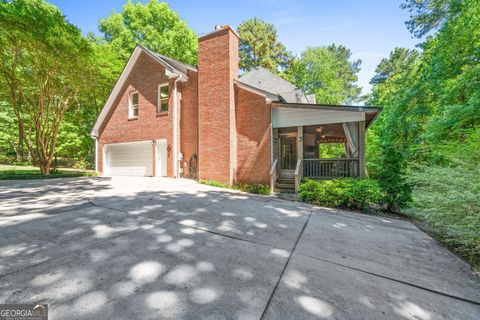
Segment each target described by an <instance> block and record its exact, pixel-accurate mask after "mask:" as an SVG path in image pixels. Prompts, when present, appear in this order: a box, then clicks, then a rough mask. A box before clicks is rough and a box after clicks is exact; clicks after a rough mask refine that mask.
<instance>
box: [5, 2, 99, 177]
mask: <svg viewBox="0 0 480 320" xmlns="http://www.w3.org/2000/svg"><path fill="white" fill-rule="evenodd" d="M91 57H92V51H91V47H90V45H89V43H88V41H87V40H86V39H85V38H83V37H82V35H81V34H80V30H79V29H78V28H76V27H75V26H73V25H72V24H70V23H68V21H66V20H65V17H64V16H63V15H62V13H61V12H60V11H59V10H58V9H57V8H56V7H54V6H52V5H50V4H48V3H46V2H44V1H42V0H14V1H9V2H5V1H2V2H0V59H1V60H2V63H1V64H0V82H1V83H0V84H1V86H0V88H1V90H0V95H1V98H3V99H4V100H5V101H7V103H8V105H9V106H11V108H12V109H13V111H14V114H15V116H16V121H17V122H18V129H19V136H20V138H21V140H22V141H24V142H25V145H26V146H27V148H28V150H29V154H30V155H31V156H32V158H33V160H34V163H36V164H38V165H39V167H40V169H41V170H42V173H44V174H49V171H50V165H51V161H52V160H53V156H54V152H55V147H56V142H57V134H58V130H59V126H60V125H61V123H62V121H63V118H64V116H65V113H66V112H67V111H68V110H69V109H72V108H74V107H76V106H78V104H77V99H78V97H79V96H80V95H81V92H82V91H84V90H85V89H86V88H87V86H88V84H89V83H90V81H89V72H88V70H89V69H88V66H89V65H90V62H91V60H90V59H91Z"/></svg>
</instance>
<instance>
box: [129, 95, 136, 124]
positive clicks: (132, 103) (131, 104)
mask: <svg viewBox="0 0 480 320" xmlns="http://www.w3.org/2000/svg"><path fill="white" fill-rule="evenodd" d="M128 117H129V118H136V117H138V92H136V91H135V92H131V93H130V100H129V104H128Z"/></svg>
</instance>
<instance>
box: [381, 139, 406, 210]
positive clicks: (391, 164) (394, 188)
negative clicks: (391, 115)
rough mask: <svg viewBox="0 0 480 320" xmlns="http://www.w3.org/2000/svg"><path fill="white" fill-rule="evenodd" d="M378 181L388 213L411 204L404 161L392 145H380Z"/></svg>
mask: <svg viewBox="0 0 480 320" xmlns="http://www.w3.org/2000/svg"><path fill="white" fill-rule="evenodd" d="M380 149H381V154H380V159H379V160H380V167H379V170H378V177H377V178H378V181H379V182H380V187H381V189H382V192H383V202H384V204H385V205H386V207H387V210H388V211H391V212H399V211H400V209H402V208H407V207H409V206H410V204H411V202H412V188H411V186H410V184H409V183H408V182H407V179H406V177H405V171H404V170H405V159H404V158H403V155H402V154H401V153H400V152H399V151H398V150H397V149H396V148H395V145H394V144H393V143H389V142H385V143H383V144H382V145H381V148H380Z"/></svg>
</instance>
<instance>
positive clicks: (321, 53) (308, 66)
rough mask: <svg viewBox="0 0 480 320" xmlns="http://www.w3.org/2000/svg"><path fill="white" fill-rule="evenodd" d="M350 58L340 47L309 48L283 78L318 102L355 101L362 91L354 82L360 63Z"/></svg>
mask: <svg viewBox="0 0 480 320" xmlns="http://www.w3.org/2000/svg"><path fill="white" fill-rule="evenodd" d="M351 56H352V53H351V51H350V50H349V49H347V48H346V47H344V46H341V45H340V46H336V45H335V44H332V45H330V46H327V47H314V48H308V49H307V50H305V51H304V52H302V54H301V56H300V58H298V59H297V60H296V61H295V62H294V63H293V65H292V67H291V68H290V69H288V70H287V71H286V73H285V74H286V78H288V79H289V80H290V81H292V82H293V83H294V84H295V85H297V86H298V87H300V88H302V89H303V90H304V91H305V92H306V93H307V94H315V96H316V99H317V102H318V103H330V104H341V103H351V102H354V101H358V100H359V99H360V93H361V91H362V88H360V87H358V86H357V85H356V84H355V82H356V81H357V80H358V76H357V74H358V72H359V71H360V65H361V63H362V61H361V60H360V59H358V60H354V61H351V60H350V59H351Z"/></svg>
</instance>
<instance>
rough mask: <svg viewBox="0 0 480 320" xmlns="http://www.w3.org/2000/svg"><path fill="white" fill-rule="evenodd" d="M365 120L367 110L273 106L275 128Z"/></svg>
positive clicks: (273, 124)
mask: <svg viewBox="0 0 480 320" xmlns="http://www.w3.org/2000/svg"><path fill="white" fill-rule="evenodd" d="M364 120H365V112H351V111H341V110H338V111H337V110H324V109H320V110H314V109H301V108H281V107H280V108H273V110H272V126H273V128H282V127H295V126H308V125H317V124H328V123H343V122H356V121H364Z"/></svg>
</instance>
